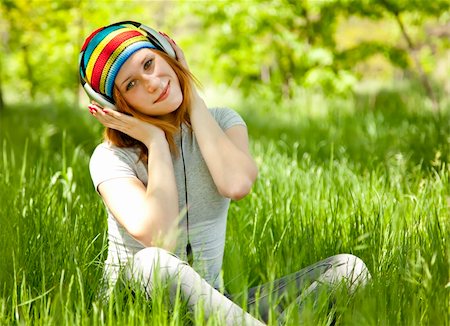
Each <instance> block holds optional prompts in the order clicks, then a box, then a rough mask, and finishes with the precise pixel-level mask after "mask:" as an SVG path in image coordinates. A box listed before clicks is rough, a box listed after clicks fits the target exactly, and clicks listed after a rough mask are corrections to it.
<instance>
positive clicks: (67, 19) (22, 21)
mask: <svg viewBox="0 0 450 326" xmlns="http://www.w3.org/2000/svg"><path fill="white" fill-rule="evenodd" d="M0 10H1V12H2V13H3V14H2V16H1V18H0V21H2V25H5V27H6V28H5V31H4V33H5V35H6V36H5V37H4V39H5V40H6V42H5V45H4V47H5V52H4V53H5V61H4V67H5V69H4V71H3V75H2V76H1V77H3V78H6V80H7V81H8V85H10V86H11V85H13V87H12V88H13V91H14V92H15V93H16V94H15V95H16V96H17V97H18V98H20V99H21V100H24V98H29V99H30V100H31V101H36V100H39V101H41V100H45V99H47V100H51V101H55V100H64V101H69V102H70V101H74V102H75V101H76V99H77V94H78V86H79V83H78V71H77V66H78V53H79V49H80V47H81V43H82V42H83V40H84V37H85V36H86V35H85V33H86V31H85V28H86V29H89V31H90V30H92V29H93V28H95V27H97V26H99V25H100V24H108V23H110V22H112V21H115V20H116V17H123V19H129V18H130V16H133V15H134V14H136V13H141V12H143V7H142V5H141V4H140V3H123V2H117V1H102V2H98V1H92V0H80V1H67V0H53V1H39V0H31V1H29V0H2V1H1V2H0Z"/></svg>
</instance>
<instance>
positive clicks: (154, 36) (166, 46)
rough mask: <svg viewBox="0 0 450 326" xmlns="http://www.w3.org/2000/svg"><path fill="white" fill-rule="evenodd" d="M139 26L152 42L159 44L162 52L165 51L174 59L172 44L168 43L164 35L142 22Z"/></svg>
mask: <svg viewBox="0 0 450 326" xmlns="http://www.w3.org/2000/svg"><path fill="white" fill-rule="evenodd" d="M139 28H140V29H142V30H144V31H145V32H147V36H148V37H149V38H150V40H151V42H152V43H154V44H155V43H156V45H159V46H160V47H161V49H162V50H163V51H164V52H166V53H167V54H168V55H169V56H170V57H172V58H174V59H176V57H177V56H176V54H175V50H174V49H173V48H172V45H170V43H169V41H167V40H166V38H165V37H164V36H162V35H161V34H159V33H158V32H157V31H155V30H154V29H153V28H151V27H148V26H145V25H142V24H141V25H140V26H139Z"/></svg>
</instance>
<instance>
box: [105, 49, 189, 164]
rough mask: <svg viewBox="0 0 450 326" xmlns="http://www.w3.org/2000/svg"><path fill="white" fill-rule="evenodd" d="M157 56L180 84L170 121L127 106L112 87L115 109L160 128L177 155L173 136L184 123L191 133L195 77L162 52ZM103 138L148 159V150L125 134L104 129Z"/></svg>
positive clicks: (172, 150) (141, 157)
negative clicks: (179, 101) (181, 96)
mask: <svg viewBox="0 0 450 326" xmlns="http://www.w3.org/2000/svg"><path fill="white" fill-rule="evenodd" d="M158 54H159V55H160V56H161V57H163V59H164V60H166V61H167V63H168V64H169V65H170V66H171V67H172V69H173V70H174V71H175V73H176V75H177V77H178V80H179V82H180V87H181V92H182V94H183V101H182V102H181V105H180V106H179V107H178V109H176V110H175V111H174V114H173V116H172V119H171V120H170V121H167V120H162V119H159V118H158V117H154V116H149V115H146V114H143V113H141V112H139V111H137V110H135V109H134V108H133V107H131V106H130V105H128V103H127V102H126V101H125V99H124V98H123V96H122V94H121V93H120V91H119V90H118V89H117V87H115V86H114V91H113V97H114V100H115V102H116V107H117V109H118V110H119V111H120V112H123V113H125V114H129V115H131V116H133V117H136V118H138V119H140V120H142V121H146V122H148V123H151V124H152V125H154V126H156V127H159V128H161V129H162V130H163V131H164V133H165V134H166V138H167V142H168V143H169V148H170V151H171V152H172V153H173V154H175V155H178V149H177V147H176V145H175V140H174V135H175V133H177V132H178V131H179V129H180V126H181V124H182V123H185V124H186V125H187V126H188V127H189V129H190V130H191V131H192V126H191V120H190V116H189V113H190V110H191V102H192V88H193V87H194V83H196V82H197V81H196V79H195V77H194V76H193V75H192V74H191V72H190V71H189V70H188V69H186V68H185V67H184V66H182V65H181V64H180V63H179V62H178V61H177V60H175V59H173V58H172V57H170V56H169V55H167V54H166V53H164V52H161V51H158ZM104 138H105V139H106V140H108V141H110V142H111V143H112V144H114V145H116V146H118V147H137V148H139V149H140V154H139V159H140V160H142V161H144V162H145V161H147V158H148V148H147V146H145V145H144V144H143V143H142V142H140V141H138V140H136V139H134V138H132V137H130V136H128V135H127V134H125V133H123V132H121V131H118V130H115V129H112V128H106V129H105V132H104Z"/></svg>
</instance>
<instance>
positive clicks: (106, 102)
mask: <svg viewBox="0 0 450 326" xmlns="http://www.w3.org/2000/svg"><path fill="white" fill-rule="evenodd" d="M116 25H133V26H134V27H137V28H138V29H140V30H141V31H143V32H144V34H145V36H146V37H147V39H148V41H149V42H150V43H151V44H152V45H154V46H155V48H156V50H159V51H162V52H165V53H166V54H167V55H169V56H170V57H172V58H174V59H176V54H175V50H174V49H173V48H172V46H171V45H170V43H169V42H168V41H167V40H166V38H165V37H164V36H162V35H161V34H159V33H158V32H157V31H156V30H154V29H153V28H151V27H148V26H145V25H143V24H141V23H138V22H135V21H131V20H126V21H121V22H117V23H114V24H111V25H108V26H105V28H106V27H111V26H116ZM84 53H85V51H82V52H81V53H80V56H79V61H78V64H79V66H80V67H81V68H82V69H83V72H84V73H85V74H86V71H85V70H86V67H84V66H82V65H81V63H82V62H83V59H84ZM80 82H81V85H82V86H83V88H84V90H85V92H86V94H87V95H88V96H89V98H90V99H91V100H94V101H95V102H97V103H98V104H100V105H101V106H107V107H109V108H111V109H114V110H117V108H116V106H115V105H114V103H113V102H111V100H110V99H108V98H107V97H105V96H103V95H102V94H99V93H97V92H96V91H95V90H94V89H93V88H92V87H91V85H89V83H88V82H87V80H86V79H85V78H84V77H83V76H82V74H81V73H80Z"/></svg>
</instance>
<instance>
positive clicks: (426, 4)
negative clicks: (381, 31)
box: [339, 0, 449, 110]
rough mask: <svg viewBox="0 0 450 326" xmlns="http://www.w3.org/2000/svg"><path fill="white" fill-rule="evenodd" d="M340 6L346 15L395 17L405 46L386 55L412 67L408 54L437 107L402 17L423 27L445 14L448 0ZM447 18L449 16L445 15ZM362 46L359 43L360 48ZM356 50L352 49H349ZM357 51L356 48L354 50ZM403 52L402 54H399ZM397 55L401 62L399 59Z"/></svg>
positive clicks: (346, 0) (363, 0) (356, 0)
mask: <svg viewBox="0 0 450 326" xmlns="http://www.w3.org/2000/svg"><path fill="white" fill-rule="evenodd" d="M339 4H340V6H341V8H345V9H346V10H347V11H348V14H354V15H359V16H363V17H367V18H371V19H377V20H379V19H383V18H394V19H395V22H396V23H397V25H398V28H399V29H400V31H401V35H402V37H403V39H404V43H405V45H406V48H404V47H402V48H398V49H397V50H395V51H392V52H391V53H389V52H388V58H389V60H390V61H391V62H393V63H396V64H400V65H401V66H402V67H403V68H411V64H409V61H406V60H405V59H406V58H407V56H410V57H411V58H412V61H413V63H414V68H415V69H416V71H417V73H418V75H419V79H420V81H421V83H422V85H423V87H424V89H425V91H426V93H427V95H428V97H429V98H430V99H431V101H432V103H433V108H434V109H435V110H438V99H437V97H436V94H435V92H434V90H433V87H432V85H431V82H430V78H429V76H428V75H427V73H426V72H425V71H424V69H423V66H422V63H421V61H420V58H419V56H418V52H419V50H420V47H419V46H418V45H417V44H416V43H415V41H414V40H413V37H412V36H411V34H410V32H409V31H408V26H407V24H406V23H405V20H406V19H405V16H408V15H409V17H412V19H410V23H411V25H416V26H418V25H419V26H423V25H424V23H425V22H426V20H427V19H428V18H430V17H435V18H437V19H438V18H439V17H441V16H442V15H444V14H445V13H448V9H449V3H448V0H434V1H423V0H377V1H370V0H341V1H339ZM447 20H448V17H447ZM364 46H365V45H364V44H361V45H360V46H359V47H360V49H361V50H362V51H361V52H364V50H363V49H362V48H363V47H364ZM355 50H359V49H352V51H355ZM355 52H358V51H355ZM369 52H373V51H369ZM402 52H403V53H402ZM399 58H400V60H401V61H400V62H399V61H398V59H399Z"/></svg>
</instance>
